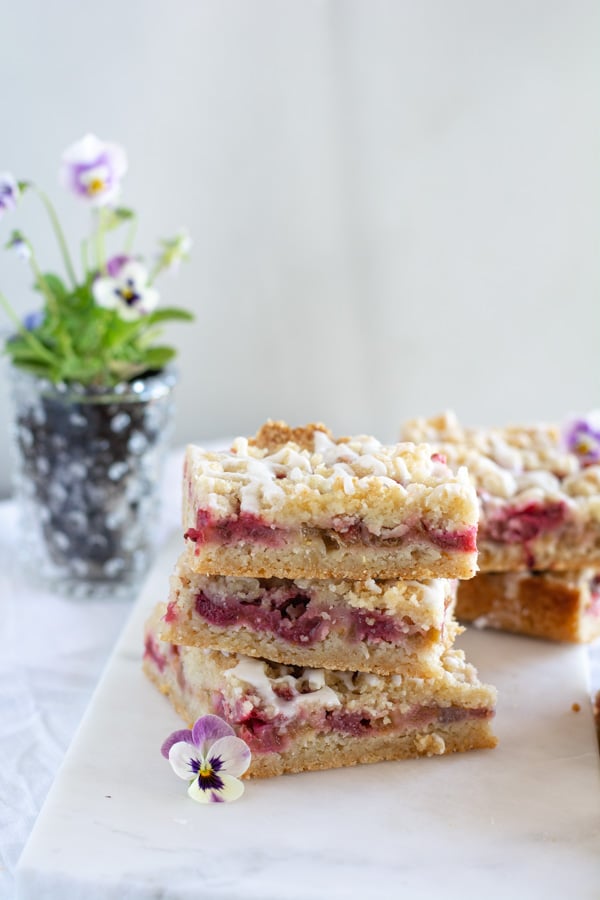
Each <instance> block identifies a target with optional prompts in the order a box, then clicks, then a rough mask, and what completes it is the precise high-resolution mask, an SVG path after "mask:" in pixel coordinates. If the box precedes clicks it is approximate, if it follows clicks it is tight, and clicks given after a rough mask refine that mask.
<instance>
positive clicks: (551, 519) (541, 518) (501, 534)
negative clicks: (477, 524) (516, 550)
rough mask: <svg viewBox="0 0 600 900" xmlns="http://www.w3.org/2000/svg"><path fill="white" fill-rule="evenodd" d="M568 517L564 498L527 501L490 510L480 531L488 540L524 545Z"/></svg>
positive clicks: (556, 526) (560, 523)
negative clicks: (524, 503) (544, 501)
mask: <svg viewBox="0 0 600 900" xmlns="http://www.w3.org/2000/svg"><path fill="white" fill-rule="evenodd" d="M566 517H567V506H566V504H565V503H564V502H563V501H557V502H555V503H547V504H545V505H543V506H542V505H541V504H539V503H527V504H526V505H525V506H521V507H516V508H512V509H508V510H506V511H502V512H497V513H493V514H492V515H490V516H489V517H488V518H487V521H486V523H485V525H484V526H482V533H485V537H486V538H488V540H492V541H497V542H498V543H501V544H524V543H526V542H527V541H532V540H534V539H535V538H537V537H539V535H541V534H545V533H546V532H548V531H552V530H553V529H555V528H558V526H559V525H562V523H563V522H564V521H565V519H566Z"/></svg>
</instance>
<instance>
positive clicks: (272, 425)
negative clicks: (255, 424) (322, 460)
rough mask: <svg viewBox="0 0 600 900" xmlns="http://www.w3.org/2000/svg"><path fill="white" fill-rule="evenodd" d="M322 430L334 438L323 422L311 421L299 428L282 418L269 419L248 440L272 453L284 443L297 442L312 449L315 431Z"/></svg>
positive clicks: (304, 448) (252, 444) (254, 445)
mask: <svg viewBox="0 0 600 900" xmlns="http://www.w3.org/2000/svg"><path fill="white" fill-rule="evenodd" d="M316 431H320V432H322V433H323V434H326V435H327V437H329V438H331V440H333V434H332V433H331V431H330V430H329V428H328V427H327V426H326V425H323V423H322V422H311V423H310V424H309V425H301V426H300V427H298V428H292V427H291V426H290V425H288V424H287V422H284V421H282V420H281V419H280V420H278V421H277V422H274V421H273V420H272V419H268V420H267V421H266V422H265V424H264V425H261V427H260V428H259V429H258V431H257V432H256V434H255V435H254V437H253V438H250V439H249V440H248V443H249V444H250V446H252V447H260V448H261V449H262V450H268V451H269V452H270V453H273V452H275V451H276V450H279V448H280V447H283V445H284V444H290V443H292V444H296V445H297V446H298V447H301V448H302V449H303V450H312V448H313V447H314V444H315V432H316Z"/></svg>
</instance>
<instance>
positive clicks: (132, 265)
mask: <svg viewBox="0 0 600 900" xmlns="http://www.w3.org/2000/svg"><path fill="white" fill-rule="evenodd" d="M119 281H120V282H121V283H124V282H128V281H133V283H134V285H135V286H136V288H138V289H140V288H143V287H145V285H147V284H148V269H147V268H146V266H145V265H144V264H143V263H141V262H138V261H137V259H129V260H128V261H127V262H126V263H125V264H124V265H123V266H121V269H120V270H119Z"/></svg>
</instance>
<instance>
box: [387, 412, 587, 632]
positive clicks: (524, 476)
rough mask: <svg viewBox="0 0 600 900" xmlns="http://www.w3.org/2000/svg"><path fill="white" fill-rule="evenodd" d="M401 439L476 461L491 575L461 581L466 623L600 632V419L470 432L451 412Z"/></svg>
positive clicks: (482, 561) (456, 459) (411, 425)
mask: <svg viewBox="0 0 600 900" xmlns="http://www.w3.org/2000/svg"><path fill="white" fill-rule="evenodd" d="M401 435H402V437H404V438H410V439H414V440H429V441H431V443H432V445H433V446H434V447H435V448H436V449H437V451H438V452H439V453H441V454H442V455H443V456H444V458H445V459H446V460H447V462H448V464H449V465H450V466H451V467H453V468H459V467H461V468H462V467H463V466H467V467H468V471H469V474H470V476H471V478H472V481H473V484H474V486H475V488H476V490H477V493H478V496H479V501H480V504H481V519H480V526H479V534H478V539H477V541H478V547H479V551H480V555H479V566H480V569H481V572H480V574H479V575H477V576H476V578H475V579H473V582H472V583H471V584H468V585H467V584H466V583H464V584H461V586H460V589H459V592H458V600H457V615H458V617H459V619H464V620H465V621H473V620H477V621H478V623H479V624H480V625H486V624H487V625H489V626H491V627H495V628H501V629H506V630H508V631H514V632H520V633H523V634H530V635H534V636H538V637H545V638H551V639H553V640H565V641H575V642H584V641H591V640H594V639H595V638H597V637H599V636H600V599H599V579H598V573H599V572H600V421H598V415H597V414H591V415H590V416H589V417H588V418H586V419H580V420H578V421H576V422H571V423H569V424H568V425H567V426H565V427H564V428H560V427H558V426H556V425H533V426H512V427H507V428H465V427H463V426H462V425H460V424H459V422H458V421H457V419H456V417H455V416H454V415H453V414H451V413H447V414H445V415H442V416H438V417H437V418H433V419H415V420H413V421H410V422H407V423H406V424H405V425H404V426H403V427H402V429H401Z"/></svg>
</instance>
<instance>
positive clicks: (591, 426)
mask: <svg viewBox="0 0 600 900" xmlns="http://www.w3.org/2000/svg"><path fill="white" fill-rule="evenodd" d="M565 443H566V445H567V449H568V450H570V451H571V453H575V455H576V456H578V457H579V460H580V462H581V464H582V465H584V466H590V465H593V464H594V463H598V462H600V412H596V413H590V415H588V416H586V417H585V418H582V419H575V420H574V421H572V422H570V423H569V425H568V426H567V428H566V430H565Z"/></svg>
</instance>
